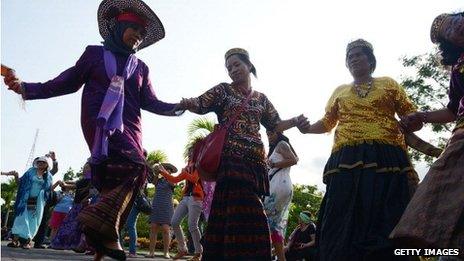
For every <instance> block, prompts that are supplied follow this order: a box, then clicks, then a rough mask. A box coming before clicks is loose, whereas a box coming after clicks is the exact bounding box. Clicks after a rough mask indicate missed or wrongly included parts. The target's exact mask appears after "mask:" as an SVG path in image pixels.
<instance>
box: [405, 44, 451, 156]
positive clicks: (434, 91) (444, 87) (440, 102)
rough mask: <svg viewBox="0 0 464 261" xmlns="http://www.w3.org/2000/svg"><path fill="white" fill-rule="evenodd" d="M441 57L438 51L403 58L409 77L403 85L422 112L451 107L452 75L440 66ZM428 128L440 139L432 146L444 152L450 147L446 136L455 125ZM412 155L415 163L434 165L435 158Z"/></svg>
mask: <svg viewBox="0 0 464 261" xmlns="http://www.w3.org/2000/svg"><path fill="white" fill-rule="evenodd" d="M437 53H438V52H437V50H434V51H432V52H430V53H426V54H421V55H414V56H404V57H402V58H401V61H402V64H403V66H404V67H405V68H406V69H407V70H406V72H407V73H405V74H404V75H402V76H401V79H402V82H401V84H402V85H403V86H404V88H405V90H406V92H407V93H408V95H409V97H410V98H411V100H412V101H413V102H414V103H415V104H416V105H417V106H418V108H419V110H421V111H430V110H437V109H441V108H443V107H445V106H446V104H447V103H448V91H449V80H450V72H449V70H448V68H446V67H444V66H442V65H441V64H440V62H439V57H437ZM426 128H428V129H430V130H431V131H432V132H434V133H435V134H436V135H435V136H436V138H434V139H432V140H430V141H429V142H431V143H433V144H437V146H439V147H441V148H443V147H444V145H445V143H446V139H445V138H444V136H445V134H446V133H447V132H450V131H451V129H452V124H444V125H443V124H428V125H427V126H426ZM410 153H411V155H412V158H413V160H414V161H421V160H424V161H426V162H428V163H431V162H432V161H433V158H431V157H429V156H426V155H424V154H422V153H419V152H417V151H415V150H412V149H410Z"/></svg>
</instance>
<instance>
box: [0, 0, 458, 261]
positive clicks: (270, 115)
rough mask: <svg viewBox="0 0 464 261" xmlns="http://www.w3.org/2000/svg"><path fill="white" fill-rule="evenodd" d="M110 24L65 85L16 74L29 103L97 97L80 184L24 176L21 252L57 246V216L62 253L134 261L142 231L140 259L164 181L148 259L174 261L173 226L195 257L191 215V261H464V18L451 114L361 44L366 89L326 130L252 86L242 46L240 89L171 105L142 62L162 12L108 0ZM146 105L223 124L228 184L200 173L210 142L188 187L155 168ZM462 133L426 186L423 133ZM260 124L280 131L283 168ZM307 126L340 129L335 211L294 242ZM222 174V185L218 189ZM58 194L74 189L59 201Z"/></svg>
mask: <svg viewBox="0 0 464 261" xmlns="http://www.w3.org/2000/svg"><path fill="white" fill-rule="evenodd" d="M98 26H99V31H100V34H101V36H102V37H103V39H104V42H103V46H88V47H87V48H86V50H85V51H84V53H83V54H82V56H81V58H80V59H79V60H78V61H77V62H76V64H75V65H74V66H73V67H71V68H69V69H67V70H66V71H64V72H63V73H62V74H60V75H59V76H58V77H56V78H55V79H52V80H50V81H47V82H45V83H28V82H23V81H21V80H20V78H18V76H17V75H16V74H15V72H14V71H12V70H9V71H8V72H7V73H6V75H5V79H4V81H5V84H6V85H7V86H8V88H9V89H11V90H12V91H14V92H16V93H18V94H20V95H21V96H22V98H23V99H24V100H35V99H47V98H50V97H55V96H61V95H65V94H70V93H73V92H76V91H77V90H79V89H80V88H81V87H82V86H84V87H83V93H82V108H81V125H82V131H83V133H84V137H85V141H86V142H87V145H88V148H89V151H90V155H91V157H90V158H89V160H88V162H87V163H86V165H85V167H84V175H83V177H82V178H81V179H80V180H78V181H76V182H72V183H69V182H68V183H64V182H57V183H55V184H52V175H53V172H52V167H53V166H54V164H53V162H52V160H53V159H54V155H53V156H52V155H48V157H47V156H44V157H39V158H37V159H36V160H35V161H34V164H33V167H31V168H30V169H29V170H28V171H27V172H26V173H24V175H22V177H21V178H19V179H18V173H17V172H8V174H9V175H14V176H15V178H16V179H18V181H19V183H18V184H19V186H18V193H17V199H16V201H15V220H14V223H13V227H12V231H11V232H12V235H13V236H12V242H11V243H10V244H9V246H11V247H19V246H21V247H23V248H30V247H31V245H30V244H31V241H32V239H33V238H34V236H35V237H36V240H34V243H35V244H36V246H37V247H41V244H42V238H43V232H40V231H41V230H40V229H41V228H39V227H42V224H46V223H47V222H48V217H46V215H45V214H44V213H46V212H50V211H47V210H48V209H51V207H52V206H54V208H53V212H52V216H51V219H50V222H49V226H50V228H51V229H52V234H51V237H52V238H51V240H52V242H51V246H52V247H53V248H57V249H74V250H76V251H77V252H86V251H87V252H88V253H90V254H94V259H95V260H101V259H102V258H103V257H104V256H108V257H111V258H114V259H117V260H125V259H126V253H125V251H124V249H123V247H122V244H121V237H122V235H121V230H122V229H123V227H124V225H125V224H126V221H127V228H128V230H129V235H130V237H131V239H130V242H131V243H130V251H129V254H130V256H131V257H135V256H136V237H137V233H136V229H135V223H136V220H137V216H138V215H139V212H140V211H141V210H140V206H139V205H140V204H142V203H140V202H139V198H138V197H139V196H140V194H141V191H143V190H144V188H145V187H146V184H147V179H148V180H149V182H151V183H153V184H154V186H155V196H154V198H153V201H152V207H151V214H150V223H151V236H150V240H151V242H150V249H149V254H148V255H147V257H154V254H155V246H156V241H157V234H158V231H161V233H162V238H163V245H164V249H163V255H164V257H165V258H171V257H170V255H169V247H170V240H171V234H170V230H171V226H172V229H173V231H174V235H175V238H176V239H177V242H178V252H177V255H176V256H174V257H173V258H174V259H179V258H183V257H184V256H185V255H187V252H188V249H187V246H186V242H185V239H184V233H183V231H182V228H181V226H180V223H181V221H182V220H183V219H184V218H187V223H188V232H189V233H190V235H191V240H190V242H191V243H193V246H194V255H193V257H192V258H191V259H190V260H271V259H272V256H273V253H274V255H275V256H276V258H277V259H278V260H300V259H305V260H322V261H325V260H408V259H409V258H411V257H406V256H395V255H394V251H393V250H394V249H395V248H406V247H411V246H414V247H423V248H430V247H439V248H457V249H460V251H461V252H460V258H462V257H463V255H464V214H463V208H464V197H463V195H464V193H463V191H462V188H463V186H462V184H463V178H464V176H463V175H462V174H463V170H464V169H463V165H462V162H463V161H462V160H463V159H462V157H463V156H464V153H463V152H464V139H463V137H464V128H463V127H464V121H463V119H464V99H463V96H464V13H454V14H442V15H439V16H438V17H436V18H435V20H434V22H433V24H432V26H431V39H432V42H433V43H436V44H438V47H439V49H440V51H441V56H442V58H443V59H442V63H443V64H444V65H448V66H451V67H452V72H451V83H450V92H449V103H448V105H447V107H446V108H443V109H441V110H438V111H422V112H421V111H418V110H417V107H416V105H415V104H414V103H413V102H411V100H410V99H409V98H408V95H407V94H406V92H405V91H404V89H403V87H402V86H400V84H398V83H397V82H396V81H395V80H394V79H392V78H390V77H374V76H373V73H374V71H375V69H376V65H377V60H376V56H375V55H374V48H373V46H372V44H370V43H369V42H368V41H366V40H364V39H358V40H355V41H352V42H350V43H348V45H347V48H346V56H345V62H346V67H347V69H348V70H349V72H350V73H351V75H352V77H353V81H352V82H351V83H347V84H342V85H340V86H339V87H337V88H336V89H335V90H334V91H333V94H332V95H331V97H330V98H329V100H328V101H327V105H326V108H325V115H324V116H323V117H322V118H321V119H320V120H319V121H317V122H315V123H310V122H309V120H308V119H307V118H306V117H305V116H304V115H303V114H299V115H298V116H295V117H293V118H290V119H281V117H280V116H279V113H278V111H277V110H276V108H274V106H273V104H272V102H271V101H270V100H269V98H268V97H267V96H266V95H265V94H264V93H262V92H258V91H256V90H253V88H252V84H251V82H252V77H251V74H253V75H254V76H255V77H256V75H257V70H256V67H255V65H254V64H253V63H252V61H251V59H250V54H249V53H248V52H247V51H246V50H244V49H241V48H233V49H230V50H228V51H227V52H226V53H225V57H224V63H225V67H226V69H227V71H228V74H229V76H230V78H231V80H232V82H231V83H220V84H218V85H216V86H214V87H213V88H211V89H209V90H207V91H206V92H204V93H203V94H201V95H199V96H198V97H193V98H183V99H182V100H181V101H180V102H178V103H167V102H163V101H161V100H159V99H158V97H156V95H155V92H154V90H153V86H152V84H151V81H150V79H149V73H148V71H149V70H148V66H147V65H146V64H145V63H143V62H142V61H141V60H139V59H138V58H136V56H135V53H136V52H137V51H138V50H140V49H143V48H146V47H148V46H150V45H152V44H153V43H155V42H157V41H159V40H161V39H162V38H163V37H164V34H165V32H164V28H163V25H162V23H161V21H160V20H159V18H158V17H157V16H156V14H155V13H154V12H153V10H152V9H151V8H150V7H149V6H148V5H146V4H145V3H144V2H142V1H141V0H134V1H122V0H103V1H102V2H101V4H100V6H99V9H98ZM142 109H143V110H146V111H149V112H152V113H155V114H159V115H164V116H180V115H181V114H182V113H184V112H185V111H189V112H192V113H196V114H206V113H210V112H212V113H214V114H216V115H217V119H218V122H219V125H220V126H225V127H226V131H227V136H226V138H225V140H224V143H223V144H221V145H222V147H221V148H222V149H221V151H220V155H221V160H220V164H219V167H218V168H217V170H215V171H214V175H213V176H211V173H209V174H210V175H207V174H208V173H206V171H204V170H203V169H202V167H201V166H200V165H199V159H200V157H201V153H200V154H199V153H198V152H199V151H200V150H201V149H200V148H202V147H204V146H208V144H206V143H205V142H203V141H199V142H197V143H196V144H194V145H192V147H191V148H190V150H189V157H188V161H187V165H186V166H185V167H184V168H183V169H182V170H181V171H180V174H178V175H173V174H174V173H176V172H177V168H176V167H175V166H173V165H171V164H158V165H156V166H152V165H150V164H147V160H146V152H145V153H144V149H143V147H142V130H141V110H142ZM397 118H399V119H400V120H398V119H397ZM448 122H456V127H455V129H454V130H453V135H452V137H451V138H450V140H449V142H448V144H447V146H446V148H445V150H444V152H443V153H442V154H441V156H440V157H439V158H438V160H437V161H436V162H435V163H434V164H433V165H432V166H431V168H430V170H429V172H428V173H427V175H426V176H425V178H424V180H423V181H422V182H421V183H420V184H419V178H418V175H417V173H416V171H415V170H414V167H413V165H412V163H411V160H410V158H409V155H408V152H407V147H408V146H412V147H415V148H416V147H417V146H415V145H414V144H412V143H411V141H410V139H408V138H407V137H411V136H412V135H413V134H412V133H413V132H414V131H418V130H420V129H421V128H422V127H423V124H424V123H439V124H440V123H441V124H442V123H448ZM260 125H262V126H264V127H265V129H266V130H267V135H268V139H269V145H270V146H269V150H268V154H267V156H266V153H265V147H264V143H263V141H262V139H261V135H260V132H259V131H260ZM291 128H298V129H299V131H300V132H301V133H303V134H321V133H327V132H330V131H331V130H332V129H334V128H335V129H336V130H335V135H334V143H333V146H332V152H331V155H330V157H329V159H328V160H327V163H326V165H325V168H324V170H323V172H322V173H323V181H324V183H325V184H326V192H325V195H324V198H323V200H322V204H321V206H320V210H319V212H318V213H310V212H308V211H306V210H305V211H302V212H301V213H300V214H299V225H298V227H297V228H296V229H295V231H293V232H292V233H291V235H290V237H289V238H288V240H286V228H287V223H288V213H289V207H290V203H291V201H292V195H293V191H292V182H291V179H290V175H289V173H290V169H291V167H292V166H293V165H295V164H297V162H298V160H299V157H298V156H297V153H296V151H295V150H294V149H293V147H292V145H291V143H290V141H289V139H288V138H287V137H286V136H285V135H284V134H283V132H284V131H286V130H288V129H291ZM300 156H301V155H300ZM55 173H56V172H55ZM206 177H207V178H206ZM211 177H214V182H213V183H207V182H211V180H210V179H211ZM183 180H185V183H184V188H183V192H182V200H181V201H180V202H179V205H178V206H177V207H176V208H175V209H174V206H173V200H172V198H173V187H174V184H175V183H178V182H181V181H183ZM211 184H214V185H213V186H210V185H211ZM57 186H61V187H62V193H53V191H54V188H55V187H57ZM70 190H75V192H74V195H73V194H72V193H69V191H70ZM212 191H213V192H212ZM58 194H62V195H59V196H58ZM54 197H59V200H56V199H55V200H53V198H54ZM53 201H55V202H53ZM134 202H135V204H134ZM313 214H314V215H316V214H317V221H316V222H313V221H312V215H313ZM202 215H203V216H204V217H205V218H204V219H205V221H206V224H207V225H206V228H205V230H204V231H203V232H202V231H201V230H200V227H199V220H200V219H201V216H202ZM44 222H45V223H44ZM38 231H39V232H38ZM41 233H42V234H41ZM37 244H38V245H37ZM272 249H273V250H272Z"/></svg>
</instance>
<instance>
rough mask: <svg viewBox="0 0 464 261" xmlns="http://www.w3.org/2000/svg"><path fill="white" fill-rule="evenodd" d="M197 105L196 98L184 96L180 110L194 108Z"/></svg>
mask: <svg viewBox="0 0 464 261" xmlns="http://www.w3.org/2000/svg"><path fill="white" fill-rule="evenodd" d="M194 106H195V98H182V100H181V101H180V103H179V108H178V109H179V110H192V109H193V108H194Z"/></svg>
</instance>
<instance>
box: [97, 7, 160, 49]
mask: <svg viewBox="0 0 464 261" xmlns="http://www.w3.org/2000/svg"><path fill="white" fill-rule="evenodd" d="M122 13H134V14H136V15H137V16H139V17H140V18H141V19H143V20H144V21H145V22H146V31H147V35H146V36H145V38H144V39H143V41H142V43H141V44H140V46H139V47H138V49H139V50H140V49H143V48H145V47H147V46H149V45H152V44H154V43H156V42H158V41H159V40H161V39H163V38H164V35H165V32H164V27H163V24H162V23H161V21H160V19H159V18H158V16H156V14H155V12H153V10H151V8H150V7H149V6H148V5H147V4H145V3H144V2H143V1H141V0H103V1H102V2H101V3H100V6H99V7H98V12H97V20H98V30H99V31H100V35H101V36H102V37H103V39H106V38H107V37H110V36H111V33H112V31H113V28H114V27H115V25H116V19H117V16H118V15H120V14H122Z"/></svg>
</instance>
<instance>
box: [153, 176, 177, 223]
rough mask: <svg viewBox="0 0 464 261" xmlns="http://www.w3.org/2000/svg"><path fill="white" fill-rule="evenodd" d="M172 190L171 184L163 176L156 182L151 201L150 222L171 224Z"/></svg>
mask: <svg viewBox="0 0 464 261" xmlns="http://www.w3.org/2000/svg"><path fill="white" fill-rule="evenodd" d="M172 192H173V191H172V185H171V184H169V182H168V181H167V180H166V179H165V178H160V179H159V180H158V183H157V184H156V190H155V196H154V197H153V201H152V211H151V215H150V222H151V223H154V224H162V225H164V224H167V225H171V218H172V215H173V213H174V207H173V205H172Z"/></svg>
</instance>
